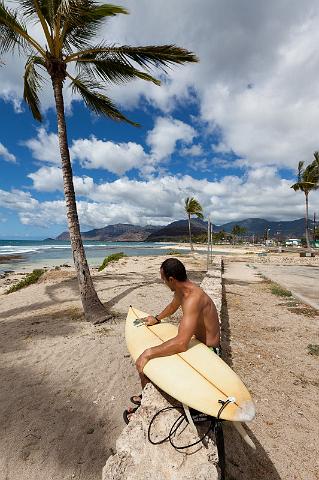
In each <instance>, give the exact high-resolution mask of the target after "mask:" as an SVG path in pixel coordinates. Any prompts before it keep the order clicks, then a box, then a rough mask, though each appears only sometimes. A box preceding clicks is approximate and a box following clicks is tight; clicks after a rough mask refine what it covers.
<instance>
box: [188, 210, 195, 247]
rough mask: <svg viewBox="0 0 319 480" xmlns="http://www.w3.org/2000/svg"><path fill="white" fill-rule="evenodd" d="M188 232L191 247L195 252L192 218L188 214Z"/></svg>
mask: <svg viewBox="0 0 319 480" xmlns="http://www.w3.org/2000/svg"><path fill="white" fill-rule="evenodd" d="M188 231H189V246H190V248H191V250H194V247H193V242H192V231H191V216H190V214H188Z"/></svg>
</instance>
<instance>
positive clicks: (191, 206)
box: [185, 197, 204, 250]
mask: <svg viewBox="0 0 319 480" xmlns="http://www.w3.org/2000/svg"><path fill="white" fill-rule="evenodd" d="M185 212H186V213H187V216H188V231H189V245H190V248H191V250H194V246H193V242H192V231H191V215H196V217H198V218H204V216H203V209H202V206H201V204H200V203H199V202H198V201H197V200H196V198H194V197H187V198H186V200H185Z"/></svg>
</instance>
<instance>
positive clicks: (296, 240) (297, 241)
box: [285, 238, 301, 247]
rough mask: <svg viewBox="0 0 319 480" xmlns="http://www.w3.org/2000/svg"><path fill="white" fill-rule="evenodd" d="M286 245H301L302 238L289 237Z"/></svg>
mask: <svg viewBox="0 0 319 480" xmlns="http://www.w3.org/2000/svg"><path fill="white" fill-rule="evenodd" d="M285 245H286V247H301V240H300V238H288V239H287V240H286V241H285Z"/></svg>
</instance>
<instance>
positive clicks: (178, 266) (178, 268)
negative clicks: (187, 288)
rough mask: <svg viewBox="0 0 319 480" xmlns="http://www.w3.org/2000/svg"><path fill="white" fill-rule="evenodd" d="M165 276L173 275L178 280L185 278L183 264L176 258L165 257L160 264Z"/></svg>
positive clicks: (167, 277) (182, 280)
mask: <svg viewBox="0 0 319 480" xmlns="http://www.w3.org/2000/svg"><path fill="white" fill-rule="evenodd" d="M161 268H162V269H163V273H164V275H165V278H166V279H167V280H168V279H169V277H173V278H175V279H176V280H178V281H180V282H185V280H187V273H186V269H185V267H184V265H183V264H182V262H181V261H180V260H178V259H177V258H167V259H166V260H164V262H163V263H162V265H161Z"/></svg>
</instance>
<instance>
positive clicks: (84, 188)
mask: <svg viewBox="0 0 319 480" xmlns="http://www.w3.org/2000/svg"><path fill="white" fill-rule="evenodd" d="M28 177H29V178H31V180H32V181H33V188H34V189H35V190H37V191H39V192H55V191H61V192H62V191H63V179H62V170H61V168H58V167H41V168H39V170H37V171H36V172H33V173H29V175H28ZM73 184H74V189H75V193H76V195H81V196H88V195H90V194H91V193H92V192H93V190H94V188H95V187H94V182H93V179H92V178H91V177H87V176H83V177H77V176H74V177H73Z"/></svg>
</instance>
